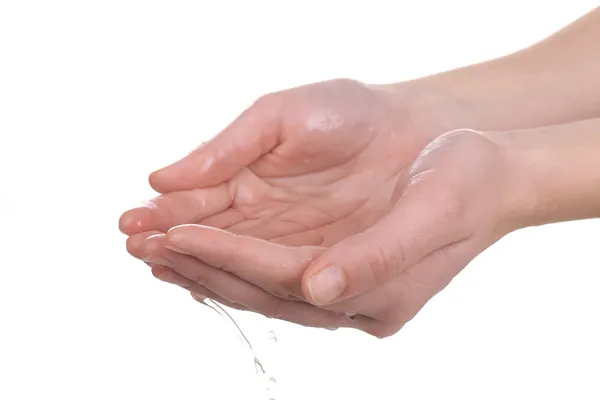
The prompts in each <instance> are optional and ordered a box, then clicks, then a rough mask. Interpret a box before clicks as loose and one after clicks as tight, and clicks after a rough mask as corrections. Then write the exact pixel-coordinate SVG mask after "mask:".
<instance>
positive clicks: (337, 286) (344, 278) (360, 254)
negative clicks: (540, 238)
mask: <svg viewBox="0 0 600 400" xmlns="http://www.w3.org/2000/svg"><path fill="white" fill-rule="evenodd" d="M455 191H456V189H454V190H452V188H450V187H449V185H448V184H444V182H440V181H439V180H438V182H434V181H433V180H427V181H426V180H423V181H420V182H413V183H411V185H409V187H408V189H407V190H406V192H405V193H404V194H403V195H402V197H401V198H400V200H399V201H398V203H397V204H396V206H395V207H394V209H393V210H392V211H391V213H390V214H388V215H387V216H386V217H385V218H384V219H382V220H381V221H380V222H378V223H377V224H376V225H374V226H372V227H371V228H369V229H367V230H365V231H363V232H362V233H359V234H357V235H354V236H351V237H348V238H346V239H344V240H342V241H341V242H338V243H337V244H335V245H334V246H332V247H331V248H330V249H329V250H327V251H326V252H324V253H323V254H322V255H321V256H320V257H319V258H318V259H317V260H315V262H313V263H312V264H311V265H310V266H309V267H308V268H307V269H306V271H305V272H304V275H303V277H302V291H303V293H304V296H305V297H306V298H307V300H308V301H310V302H311V303H313V304H315V305H318V306H322V305H327V304H331V303H337V302H339V301H342V300H346V299H349V298H351V297H355V296H357V295H360V294H362V293H364V292H367V291H369V290H372V289H374V288H375V287H377V286H380V285H383V284H384V283H386V282H388V281H390V280H391V279H392V278H394V277H395V276H397V275H399V274H402V273H403V272H404V271H405V270H407V269H408V268H410V267H411V266H413V265H414V264H416V263H417V262H419V261H420V260H421V259H423V258H424V257H426V256H428V255H429V254H431V253H433V252H435V251H436V250H438V249H440V248H442V247H445V246H447V245H449V244H452V243H456V242H459V241H461V240H462V239H466V238H468V233H467V232H466V229H464V226H462V225H461V224H460V221H458V220H457V218H460V215H461V209H462V202H461V201H459V200H458V198H457V197H456V194H455ZM463 225H464V224H463Z"/></svg>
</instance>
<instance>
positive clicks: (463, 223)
mask: <svg viewBox="0 0 600 400" xmlns="http://www.w3.org/2000/svg"><path fill="white" fill-rule="evenodd" d="M520 165H522V163H521V161H520V157H519V156H518V151H516V150H515V148H514V147H512V146H511V145H510V135H508V134H502V135H499V134H495V135H494V134H490V135H484V134H480V133H478V132H474V131H469V130H461V131H455V132H450V133H448V134H445V135H443V136H441V137H440V138H438V139H436V140H434V141H433V142H432V143H431V144H430V145H429V146H427V147H426V148H425V149H424V150H423V152H422V153H421V154H420V156H419V157H418V158H417V159H416V161H415V162H414V163H413V165H412V167H411V168H410V171H409V173H408V176H407V179H406V180H405V181H403V183H402V185H399V186H398V187H397V188H396V190H395V191H394V192H395V194H394V195H392V196H391V197H390V198H389V202H390V207H388V208H386V210H387V213H386V214H385V216H383V217H382V218H381V219H380V220H378V221H377V222H376V223H374V224H372V225H371V226H370V227H368V228H367V229H365V230H364V231H362V232H360V233H357V234H354V235H351V236H348V237H346V238H344V239H342V240H340V241H338V242H336V243H334V244H332V245H323V244H321V245H319V246H294V245H281V244H279V243H275V242H273V241H268V240H261V239H257V238H254V237H249V236H242V235H236V234H233V233H231V232H227V231H225V230H220V229H215V228H211V227H206V226H201V225H185V226H179V227H175V228H173V229H171V230H170V231H169V232H168V233H167V235H166V237H164V236H163V237H162V239H161V240H164V242H163V244H164V246H165V247H166V248H167V249H169V251H174V252H176V253H179V256H182V255H185V257H189V256H191V257H194V258H196V259H197V260H199V261H200V262H201V263H203V265H209V266H212V267H213V268H214V269H221V270H223V271H227V272H228V273H230V274H233V275H235V276H237V277H239V278H241V279H243V280H245V281H247V282H250V283H252V284H254V285H255V286H256V287H261V288H265V289H267V290H268V291H271V292H272V291H276V292H279V294H280V295H282V294H285V293H289V294H294V295H296V296H297V295H298V294H299V293H303V294H304V296H305V297H306V298H307V299H308V300H309V301H310V302H311V303H313V304H315V305H317V306H320V307H322V308H324V309H327V310H330V311H333V312H335V313H337V315H343V314H346V315H350V316H353V318H351V319H345V320H344V319H342V318H339V319H338V322H339V323H342V324H343V325H342V326H352V327H355V328H358V329H362V330H365V331H367V332H369V333H371V334H374V335H376V336H379V337H384V336H388V335H391V334H393V333H395V332H396V331H398V330H399V329H400V328H401V327H402V326H403V325H404V324H405V323H406V322H407V321H409V320H410V319H411V318H413V317H414V316H415V314H416V313H417V312H418V311H419V310H420V309H421V308H422V307H423V306H424V305H425V303H426V302H427V301H428V300H429V299H431V298H432V297H433V296H434V295H435V294H436V293H438V292H439V291H440V290H442V289H443V288H444V287H445V286H446V285H447V284H448V283H449V282H450V281H451V280H452V278H453V277H454V276H455V275H456V274H457V273H458V272H459V271H460V270H461V269H462V268H463V267H465V266H466V265H467V264H468V263H469V262H470V261H471V260H472V259H473V258H474V257H475V256H476V255H477V254H479V252H481V251H482V250H484V249H485V248H487V247H488V246H490V245H491V244H492V243H494V242H495V241H496V240H498V239H499V238H500V237H502V236H503V235H505V234H506V233H508V232H510V231H512V230H514V229H516V228H518V227H519V226H520V224H521V223H522V221H524V220H525V218H526V216H527V215H529V214H531V210H533V208H534V196H533V195H532V194H531V190H529V189H528V188H529V187H530V186H531V185H530V182H526V181H525V178H524V176H525V175H524V174H522V173H521V172H522V171H521V170H520V169H519V166H520ZM169 266H170V267H172V268H173V269H174V271H176V272H178V273H179V274H181V275H182V276H185V277H188V278H190V279H193V280H195V279H196V278H197V276H198V268H197V267H196V266H195V265H193V264H192V263H187V264H185V265H184V263H174V264H171V265H169ZM298 277H301V279H298ZM238 302H239V303H241V304H244V303H246V302H249V303H250V302H252V299H251V295H250V294H249V296H248V298H241V297H240V298H238ZM278 313H279V314H282V315H283V314H284V310H278ZM276 316H280V315H276ZM283 316H284V318H286V319H288V320H294V318H293V317H292V316H290V315H289V314H288V315H283ZM295 322H299V323H303V322H306V321H300V320H298V319H296V320H295ZM328 322H329V323H332V322H333V321H328ZM310 325H317V326H318V325H319V322H318V321H316V320H313V321H312V323H310Z"/></svg>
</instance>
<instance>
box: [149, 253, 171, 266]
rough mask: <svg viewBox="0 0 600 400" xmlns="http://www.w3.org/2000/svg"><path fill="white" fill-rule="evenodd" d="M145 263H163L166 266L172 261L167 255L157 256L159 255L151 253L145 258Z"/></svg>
mask: <svg viewBox="0 0 600 400" xmlns="http://www.w3.org/2000/svg"><path fill="white" fill-rule="evenodd" d="M143 260H144V262H145V263H148V264H158V265H163V266H165V267H170V266H171V261H170V260H168V259H166V258H165V257H161V256H157V255H149V256H146V257H144V258H143Z"/></svg>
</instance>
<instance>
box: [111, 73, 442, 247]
mask: <svg viewBox="0 0 600 400" xmlns="http://www.w3.org/2000/svg"><path fill="white" fill-rule="evenodd" d="M405 97H407V96H405ZM398 98H399V96H397V95H396V94H394V95H391V94H390V92H388V91H386V90H382V89H381V87H377V88H375V87H373V86H367V85H364V84H362V83H359V82H356V81H352V80H334V81H327V82H321V83H316V84H312V85H307V86H302V87H297V88H294V89H289V90H285V91H282V92H278V93H272V94H269V95H267V96H264V97H262V98H261V99H259V100H258V101H257V102H255V104H254V105H253V106H251V107H250V108H249V109H247V110H246V111H245V112H244V113H242V114H241V115H240V116H239V117H238V118H237V119H236V120H235V121H234V122H233V123H232V124H231V125H230V126H228V127H227V128H226V129H225V130H224V131H223V132H221V133H220V134H219V135H217V136H216V137H215V138H214V139H213V140H210V141H209V142H207V143H205V144H203V145H201V146H200V147H199V148H198V149H196V150H195V151H194V152H192V153H191V154H190V155H189V156H187V157H185V158H184V159H182V160H180V161H178V162H176V163H174V164H173V165H170V166H168V167H166V168H164V169H161V170H159V171H157V172H155V173H153V174H152V175H151V177H150V183H151V185H152V187H153V188H154V189H155V190H156V191H158V192H160V193H162V194H161V195H160V196H158V197H157V198H155V199H153V200H150V201H149V202H148V203H147V204H145V205H143V206H141V207H138V208H136V209H133V210H130V211H128V212H126V213H125V214H124V215H123V216H122V217H121V220H120V227H121V230H122V231H123V232H124V233H126V234H128V235H136V234H139V233H143V232H151V231H157V232H165V231H167V230H168V229H169V228H171V227H173V226H175V225H180V224H189V223H195V224H202V225H207V226H213V227H217V228H221V229H227V230H228V231H230V232H233V233H237V234H241V235H248V236H252V237H256V238H261V239H267V240H271V241H276V242H279V243H284V244H288V245H296V244H297V245H325V246H327V245H331V244H333V243H336V242H337V241H339V240H341V239H343V238H345V237H348V236H350V235H352V234H355V233H358V232H361V231H363V230H364V229H366V228H368V227H370V226H372V225H373V224H374V223H376V222H377V221H378V220H379V219H381V218H382V217H383V216H385V215H386V214H387V213H388V212H389V211H390V209H391V207H392V206H393V204H394V201H393V197H394V193H395V191H396V190H397V187H398V186H399V185H400V186H402V185H403V184H404V180H405V179H406V174H407V167H408V166H409V165H410V164H411V163H412V161H413V160H414V158H415V156H416V155H417V154H418V153H419V151H420V150H421V149H422V148H423V147H424V146H425V145H426V144H427V143H428V142H429V141H430V140H431V138H432V137H434V135H436V134H439V133H442V132H440V131H439V130H438V129H439V128H437V127H436V122H437V121H435V118H434V116H433V114H431V115H426V113H424V112H417V111H416V109H417V107H416V106H415V105H412V103H411V101H410V99H406V100H403V101H399V100H398ZM413 103H416V102H415V101H413ZM135 243H137V241H134V244H135ZM129 247H130V249H131V250H133V253H134V254H135V253H136V250H137V248H136V246H135V245H132V244H130V246H129Z"/></svg>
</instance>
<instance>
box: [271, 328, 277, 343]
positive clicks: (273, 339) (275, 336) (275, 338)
mask: <svg viewBox="0 0 600 400" xmlns="http://www.w3.org/2000/svg"><path fill="white" fill-rule="evenodd" d="M277 340H278V339H277V334H276V333H275V331H273V330H270V331H269V342H271V343H277Z"/></svg>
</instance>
